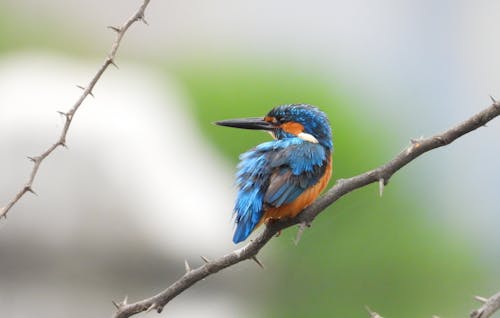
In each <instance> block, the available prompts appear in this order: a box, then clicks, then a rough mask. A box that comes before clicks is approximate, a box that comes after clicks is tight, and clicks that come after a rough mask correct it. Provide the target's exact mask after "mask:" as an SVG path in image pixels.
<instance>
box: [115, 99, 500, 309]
mask: <svg viewBox="0 0 500 318" xmlns="http://www.w3.org/2000/svg"><path fill="white" fill-rule="evenodd" d="M499 115H500V102H497V101H495V100H493V104H492V105H491V106H489V107H488V108H486V109H485V110H483V111H481V112H479V113H477V114H475V115H474V116H472V117H470V118H469V119H467V120H466V121H464V122H462V123H460V124H458V125H456V126H454V127H451V128H450V129H448V130H446V131H444V132H442V133H440V134H437V135H434V136H432V137H429V138H421V139H418V140H411V143H410V145H409V146H408V147H407V148H406V149H404V150H403V151H401V152H400V153H399V154H398V155H396V157H394V158H393V159H392V160H390V161H389V162H387V163H385V164H383V165H382V166H380V167H378V168H375V169H373V170H370V171H368V172H365V173H363V174H360V175H357V176H354V177H351V178H348V179H342V180H337V182H336V183H335V185H334V186H333V187H332V188H331V189H330V190H328V191H327V192H326V193H325V194H324V195H323V196H321V197H320V198H319V199H318V200H316V201H315V202H314V203H313V204H312V205H311V206H309V207H308V208H306V209H305V210H304V211H302V213H300V214H299V215H297V217H295V218H293V219H287V220H279V221H274V222H269V223H268V224H267V225H266V227H265V229H264V231H263V232H262V233H261V234H260V235H258V236H257V237H256V238H255V239H254V240H252V241H251V242H249V243H247V244H246V245H245V246H243V247H241V248H239V249H237V250H235V251H233V252H231V253H229V254H226V255H224V256H222V257H220V258H218V259H215V260H212V261H211V260H208V259H207V258H206V257H203V256H202V259H203V261H204V264H203V265H202V266H200V267H198V268H194V269H192V268H191V267H190V266H189V264H187V262H186V263H185V268H186V273H185V274H184V275H183V276H182V277H181V278H179V279H178V280H177V281H176V282H174V283H173V284H172V285H170V286H169V287H168V288H167V289H165V290H163V291H162V292H160V293H158V294H156V295H154V296H152V297H150V298H147V299H144V300H140V301H137V302H135V303H130V304H129V303H127V298H126V299H125V300H124V301H122V302H121V303H115V306H116V308H117V311H116V312H115V315H114V318H125V317H130V316H132V315H135V314H137V313H140V312H143V311H151V310H156V311H157V312H158V313H160V312H161V311H162V310H163V307H164V306H165V305H167V303H168V302H169V301H170V300H172V299H173V298H174V297H176V296H177V295H179V294H180V293H182V292H183V291H185V290H186V289H188V288H189V287H191V286H192V285H194V284H195V283H197V282H199V281H200V280H202V279H204V278H206V277H207V276H210V275H212V274H215V273H217V272H219V271H221V270H223V269H225V268H227V267H230V266H232V265H234V264H237V263H239V262H242V261H244V260H253V261H255V262H256V263H257V264H258V265H259V266H262V264H261V263H260V261H259V260H258V259H257V253H258V252H259V251H260V250H261V248H263V247H264V246H265V245H266V244H267V242H268V241H269V240H270V239H271V238H272V237H273V236H274V235H276V233H278V232H279V231H281V230H283V229H285V228H288V227H290V226H292V225H295V224H301V225H302V227H301V228H302V231H303V228H304V226H307V225H309V224H310V223H311V222H312V221H313V220H314V219H315V218H316V216H317V215H318V214H319V213H321V212H322V211H324V210H325V209H326V208H327V207H328V206H330V205H331V204H333V203H334V202H335V201H337V200H338V199H340V198H341V197H342V196H344V195H346V194H348V193H349V192H351V191H353V190H356V189H359V188H361V187H364V186H366V185H369V184H371V183H378V184H379V187H380V188H379V193H380V194H381V195H382V193H383V188H384V186H385V185H387V183H388V181H389V179H390V178H391V177H392V175H393V174H394V173H396V172H397V171H398V170H400V169H401V168H403V167H404V166H405V165H407V164H408V163H410V162H411V161H412V160H414V159H415V158H417V157H419V156H420V155H422V154H424V153H426V152H428V151H430V150H432V149H435V148H439V147H442V146H446V145H448V144H450V143H452V142H453V141H455V140H456V139H458V138H460V137H461V136H463V135H465V134H467V133H469V132H471V131H473V130H475V129H477V128H480V127H482V126H484V125H485V124H486V123H488V122H489V121H490V120H492V119H493V118H495V117H497V116H499ZM299 233H300V231H299ZM499 298H500V296H499V297H497V300H496V301H495V304H497V305H496V309H498V307H500V304H498V303H499V302H500V300H499ZM489 303H490V300H488V302H487V303H486V304H485V305H484V306H483V307H481V308H482V309H480V310H478V311H477V312H479V313H478V314H477V315H475V316H472V315H471V318H486V317H489V315H487V314H486V313H489V312H490V311H489V310H490V309H488V308H491V307H488V306H489V305H488V304H489ZM496 309H495V310H496ZM370 313H371V315H372V317H373V315H375V314H376V313H374V312H371V311H370ZM372 313H373V314H372ZM376 315H378V314H376ZM375 317H377V316H375ZM379 317H380V316H379Z"/></svg>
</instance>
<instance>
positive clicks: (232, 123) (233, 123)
mask: <svg viewBox="0 0 500 318" xmlns="http://www.w3.org/2000/svg"><path fill="white" fill-rule="evenodd" d="M215 124H216V125H219V126H227V127H234V128H243V129H254V130H273V129H274V128H276V127H275V126H274V125H273V124H272V123H270V122H268V121H265V120H264V119H263V118H262V117H255V118H238V119H227V120H221V121H216V122H215Z"/></svg>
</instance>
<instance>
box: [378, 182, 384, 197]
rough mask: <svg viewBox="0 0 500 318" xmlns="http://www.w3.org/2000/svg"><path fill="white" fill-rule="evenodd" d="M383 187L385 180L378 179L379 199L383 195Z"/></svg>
mask: <svg viewBox="0 0 500 318" xmlns="http://www.w3.org/2000/svg"><path fill="white" fill-rule="evenodd" d="M384 185H385V180H384V178H380V179H378V194H379V195H380V197H382V195H383V194H384Z"/></svg>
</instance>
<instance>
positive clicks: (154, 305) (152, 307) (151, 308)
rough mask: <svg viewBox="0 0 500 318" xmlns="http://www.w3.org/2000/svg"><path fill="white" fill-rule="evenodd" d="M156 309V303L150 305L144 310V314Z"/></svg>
mask: <svg viewBox="0 0 500 318" xmlns="http://www.w3.org/2000/svg"><path fill="white" fill-rule="evenodd" d="M155 307H156V303H152V304H151V306H149V307H148V309H146V312H150V311H151V310H153V309H155Z"/></svg>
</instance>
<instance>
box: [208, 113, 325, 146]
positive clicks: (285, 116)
mask: <svg viewBox="0 0 500 318" xmlns="http://www.w3.org/2000/svg"><path fill="white" fill-rule="evenodd" d="M215 124H217V125H220V126H227V127H235V128H244V129H257V130H264V131H268V132H269V133H271V135H272V136H273V137H274V138H276V139H286V138H293V137H298V138H301V139H304V140H305V141H308V142H312V143H319V144H321V145H322V146H324V147H327V148H329V149H330V148H332V146H333V144H332V131H331V129H330V124H329V122H328V118H327V117H326V115H325V113H323V112H322V111H320V110H319V109H318V108H316V107H314V106H311V105H307V104H291V105H280V106H277V107H275V108H273V109H272V110H271V111H270V112H269V113H268V114H267V115H266V116H264V117H256V118H241V119H228V120H222V121H217V122H215Z"/></svg>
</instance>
